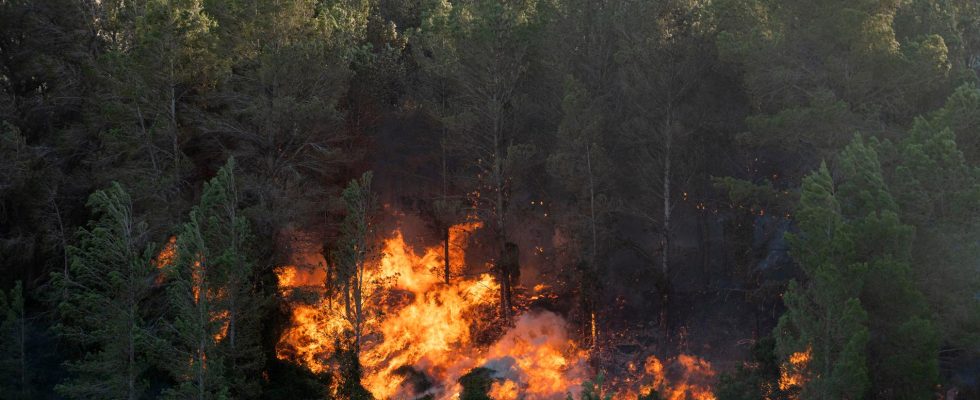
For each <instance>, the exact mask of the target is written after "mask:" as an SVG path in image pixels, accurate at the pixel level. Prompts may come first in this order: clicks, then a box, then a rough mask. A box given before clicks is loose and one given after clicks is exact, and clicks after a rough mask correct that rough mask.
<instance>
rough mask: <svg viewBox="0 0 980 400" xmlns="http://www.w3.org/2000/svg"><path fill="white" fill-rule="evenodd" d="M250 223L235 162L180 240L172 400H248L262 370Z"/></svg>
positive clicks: (208, 190) (172, 291) (173, 288)
mask: <svg viewBox="0 0 980 400" xmlns="http://www.w3.org/2000/svg"><path fill="white" fill-rule="evenodd" d="M251 241H252V237H251V233H250V231H249V227H248V222H247V220H246V219H245V217H244V216H243V215H242V214H241V205H240V203H239V193H238V188H237V183H236V180H235V160H234V159H229V160H228V162H227V163H226V164H225V166H224V167H222V168H221V169H220V170H219V171H218V174H217V176H215V177H214V178H213V179H212V180H211V181H210V182H208V183H207V184H205V186H204V193H203V194H202V195H201V200H200V203H199V204H198V205H197V206H195V207H194V209H193V210H192V211H191V214H190V221H189V222H187V223H186V224H184V226H183V229H182V230H181V232H180V233H179V234H178V235H177V259H176V261H175V262H174V264H173V267H172V269H173V271H172V274H173V281H172V282H171V283H170V286H169V288H168V292H169V295H170V303H171V306H172V308H173V312H174V316H173V324H172V334H173V343H172V348H171V354H169V357H168V358H167V360H168V363H167V365H166V366H167V367H169V368H170V369H171V371H172V373H173V376H174V378H175V379H176V380H177V382H178V386H177V387H176V388H174V389H173V390H172V391H171V393H170V395H171V396H174V397H178V398H183V397H195V398H199V399H205V398H221V397H226V396H231V397H234V398H251V397H254V396H257V395H258V391H259V382H258V381H257V380H256V379H255V376H257V375H258V374H259V373H260V372H261V370H262V367H263V363H264V358H263V357H264V354H263V351H262V348H261V342H260V340H261V330H262V325H261V319H262V309H263V307H264V306H265V303H266V301H265V300H264V298H263V297H262V296H261V295H259V294H258V293H257V292H256V288H255V279H256V276H255V274H256V264H255V261H254V260H253V258H252V256H251V254H250V250H249V246H250V243H251Z"/></svg>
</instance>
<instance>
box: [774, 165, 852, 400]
mask: <svg viewBox="0 0 980 400" xmlns="http://www.w3.org/2000/svg"><path fill="white" fill-rule="evenodd" d="M797 223H798V224H799V228H800V233H799V234H798V235H795V236H793V237H792V238H791V243H792V246H793V256H794V258H795V259H796V261H797V262H799V263H800V266H801V267H802V268H803V270H804V272H806V275H807V278H808V281H807V282H805V283H804V284H802V285H801V284H799V283H797V282H795V281H794V282H791V283H790V285H789V287H788V288H787V290H786V293H785V294H784V295H783V301H784V302H785V303H786V308H787V310H786V313H785V314H783V316H782V317H780V318H779V325H778V326H777V327H776V332H775V336H776V339H777V349H778V352H779V354H780V356H781V357H782V358H783V359H786V358H788V356H789V354H791V353H794V352H805V351H808V350H809V351H811V352H812V356H811V361H810V367H809V368H808V369H807V370H806V371H805V374H804V376H805V377H806V380H807V384H806V386H805V388H804V390H803V393H802V396H803V398H804V399H839V398H848V399H860V398H863V397H864V395H865V393H866V391H867V390H868V387H869V384H870V381H869V377H868V367H867V355H866V354H867V345H868V340H869V331H868V326H867V319H868V316H867V312H866V311H865V310H864V307H862V305H861V301H860V300H859V299H858V298H859V296H860V293H861V286H862V282H863V279H864V277H865V275H866V270H867V267H866V266H865V265H863V264H861V263H857V262H854V261H852V259H853V254H854V252H855V251H856V250H855V248H854V240H853V239H852V237H851V233H850V232H848V230H847V229H846V226H845V221H844V219H843V217H842V216H841V203H840V200H839V199H838V198H837V195H836V190H835V188H834V184H833V181H832V179H831V177H830V171H829V170H828V169H827V167H826V165H821V166H820V169H819V170H818V171H816V172H814V173H813V174H811V175H810V176H808V177H806V178H805V179H804V180H803V191H802V195H801V198H800V205H799V207H798V209H797Z"/></svg>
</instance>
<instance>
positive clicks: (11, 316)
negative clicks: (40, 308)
mask: <svg viewBox="0 0 980 400" xmlns="http://www.w3.org/2000/svg"><path fill="white" fill-rule="evenodd" d="M0 316H2V318H3V319H2V320H0V393H3V394H4V396H9V397H10V398H12V399H30V398H32V397H33V393H32V391H33V390H32V385H31V384H32V382H31V380H32V377H33V373H32V371H31V369H30V366H29V360H28V358H27V340H28V337H29V336H30V335H31V331H30V330H31V323H30V320H28V318H27V315H26V314H25V312H24V293H23V286H22V285H21V282H20V281H17V283H16V284H15V285H14V287H13V288H11V289H10V292H9V293H4V292H3V291H0Z"/></svg>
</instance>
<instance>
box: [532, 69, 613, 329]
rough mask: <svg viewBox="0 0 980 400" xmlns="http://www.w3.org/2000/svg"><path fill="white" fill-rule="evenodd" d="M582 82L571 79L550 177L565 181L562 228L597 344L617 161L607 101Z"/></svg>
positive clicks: (553, 154) (566, 86)
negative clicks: (608, 131)
mask: <svg viewBox="0 0 980 400" xmlns="http://www.w3.org/2000/svg"><path fill="white" fill-rule="evenodd" d="M592 99H593V97H592V96H591V95H590V93H589V92H588V91H587V90H586V89H585V87H584V85H582V84H581V83H580V82H579V81H578V80H576V79H575V78H573V77H571V76H569V77H568V78H567V79H566V83H565V98H564V99H563V101H562V110H563V111H564V118H563V119H562V122H561V125H559V128H558V135H557V142H556V145H555V149H554V150H553V151H552V153H551V155H549V156H548V173H549V174H550V175H551V176H552V177H553V178H554V179H555V181H557V182H559V184H560V186H561V189H562V190H563V192H564V194H565V195H564V196H562V197H563V198H565V199H567V200H565V201H562V202H560V203H563V204H561V205H562V212H561V214H560V215H561V217H560V219H559V222H558V223H559V224H560V225H562V227H563V228H564V229H565V230H566V232H567V234H568V236H569V237H570V238H571V239H572V240H570V243H569V244H568V248H567V249H564V250H565V251H568V252H571V253H572V254H571V256H572V259H573V260H575V262H576V263H578V264H579V265H581V268H580V270H581V276H580V277H579V282H580V286H581V290H580V293H581V301H582V304H581V305H582V307H583V312H584V313H585V314H586V315H587V317H586V318H587V319H588V323H586V324H584V325H585V326H586V327H587V332H586V333H587V335H588V336H589V338H590V341H591V344H590V345H591V346H595V345H596V339H597V336H598V331H597V324H596V320H595V318H596V313H597V312H598V311H599V310H598V305H599V302H600V298H599V290H600V288H599V285H600V279H601V277H602V276H603V274H602V272H601V270H602V267H601V263H602V262H601V261H600V260H601V259H602V258H601V257H602V255H603V254H604V251H605V250H606V246H607V245H606V243H608V241H609V240H608V239H609V235H610V232H609V230H610V229H609V221H608V220H609V216H610V213H611V212H612V207H613V206H612V204H611V199H610V191H611V179H610V178H611V177H610V174H611V167H610V164H611V160H610V157H609V155H608V153H607V150H606V146H605V145H604V140H603V136H604V135H603V133H604V132H603V131H604V129H603V128H604V127H605V126H606V125H605V121H604V115H603V114H602V111H601V110H600V109H597V108H599V107H601V106H602V103H600V102H597V101H593V100H592Z"/></svg>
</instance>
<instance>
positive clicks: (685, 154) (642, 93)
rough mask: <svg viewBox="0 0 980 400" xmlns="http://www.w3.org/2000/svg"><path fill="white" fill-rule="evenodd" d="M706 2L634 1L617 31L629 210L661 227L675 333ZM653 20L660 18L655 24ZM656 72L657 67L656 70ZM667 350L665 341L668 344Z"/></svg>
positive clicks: (665, 293) (664, 281)
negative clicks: (675, 277)
mask: <svg viewBox="0 0 980 400" xmlns="http://www.w3.org/2000/svg"><path fill="white" fill-rule="evenodd" d="M703 11H704V10H703V7H702V5H701V4H700V3H699V2H693V1H679V2H666V3H656V4H655V3H643V2H636V3H632V2H627V3H624V6H623V7H622V8H621V9H620V10H619V13H620V14H619V15H618V16H619V17H620V18H623V19H624V20H625V21H627V26H629V29H623V30H621V31H620V34H619V36H618V39H619V43H618V47H617V48H618V51H617V53H616V59H617V61H618V63H619V65H618V66H619V68H618V71H619V73H620V75H619V80H618V86H619V93H620V94H621V97H620V99H621V101H622V102H623V107H624V109H625V110H624V115H623V116H622V121H623V123H622V125H621V127H620V129H622V131H623V136H625V137H627V139H626V140H625V141H624V143H623V150H622V151H624V152H625V154H629V161H628V166H627V167H626V168H628V171H629V172H628V173H627V174H625V175H627V176H629V177H630V178H631V179H630V181H631V182H630V183H632V185H631V186H632V187H634V188H635V193H634V194H633V195H632V198H631V199H630V201H627V202H626V204H627V206H626V210H625V211H627V212H629V213H630V214H632V215H635V216H637V217H639V218H640V219H641V220H643V221H644V222H645V223H647V224H648V225H649V226H650V227H652V228H653V230H654V231H656V232H657V233H658V236H659V239H660V240H659V243H658V244H657V245H656V246H655V249H656V250H657V252H658V253H659V260H658V264H659V265H658V267H659V268H658V271H657V272H658V275H659V280H660V284H659V285H658V286H659V288H660V294H661V303H662V304H661V313H660V324H661V328H662V329H663V331H664V332H663V338H664V340H668V338H669V337H671V336H672V335H670V333H669V332H668V330H669V329H670V324H669V321H668V315H669V304H670V294H669V293H670V291H671V288H670V281H671V275H672V271H671V268H670V263H671V253H670V252H671V247H672V243H671V238H672V236H673V234H674V224H673V223H674V222H675V221H674V210H675V208H676V206H677V203H676V200H677V197H678V192H679V188H681V187H682V185H683V184H684V183H685V182H686V180H687V178H689V177H690V175H691V170H692V168H691V165H689V164H688V165H685V164H686V162H687V161H690V159H691V157H690V155H691V154H692V153H690V151H689V149H690V148H691V143H692V138H693V136H694V134H695V131H696V126H695V125H694V120H693V119H692V118H691V117H690V116H691V113H690V112H691V107H692V106H693V105H692V104H691V101H690V100H691V98H692V97H693V96H694V94H695V93H696V89H697V88H698V82H699V81H700V80H701V74H702V70H703V69H704V68H707V67H708V65H709V64H708V63H706V62H705V60H703V59H702V57H701V54H703V53H704V50H703V46H704V45H705V43H706V42H705V41H704V40H703V32H702V31H701V28H700V26H701V25H702V23H703V22H702V21H701V19H702V18H703ZM650 21H656V22H654V23H650ZM650 71H657V73H650ZM662 350H663V351H666V346H663V349H662Z"/></svg>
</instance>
